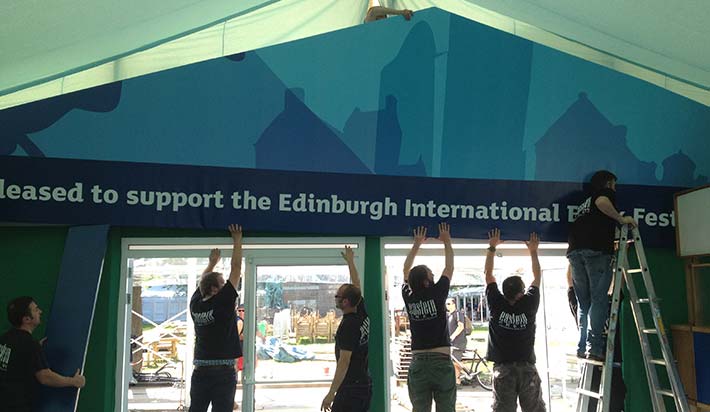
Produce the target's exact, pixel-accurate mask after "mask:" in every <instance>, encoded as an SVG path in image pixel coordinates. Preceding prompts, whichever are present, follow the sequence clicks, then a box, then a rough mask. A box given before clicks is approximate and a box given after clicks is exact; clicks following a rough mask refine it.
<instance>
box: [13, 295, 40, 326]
mask: <svg viewBox="0 0 710 412" xmlns="http://www.w3.org/2000/svg"><path fill="white" fill-rule="evenodd" d="M34 301H35V300H34V299H32V298H31V297H30V296H20V297H19V298H15V299H13V300H11V301H10V303H8V304H7V320H8V321H10V324H11V325H12V326H14V327H16V328H19V327H20V326H22V318H24V317H25V316H29V317H32V313H31V312H30V304H32V302H34Z"/></svg>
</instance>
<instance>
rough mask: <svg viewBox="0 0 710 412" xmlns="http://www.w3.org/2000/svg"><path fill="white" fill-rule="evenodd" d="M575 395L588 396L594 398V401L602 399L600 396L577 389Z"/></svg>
mask: <svg viewBox="0 0 710 412" xmlns="http://www.w3.org/2000/svg"><path fill="white" fill-rule="evenodd" d="M577 393H578V394H580V395H584V396H589V397H590V398H594V399H601V398H602V396H601V395H600V394H598V393H596V392H592V391H588V390H586V389H579V388H577Z"/></svg>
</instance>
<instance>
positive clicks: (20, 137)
mask: <svg viewBox="0 0 710 412" xmlns="http://www.w3.org/2000/svg"><path fill="white" fill-rule="evenodd" d="M120 100H121V82H115V83H109V84H106V85H103V86H98V87H94V88H91V89H86V90H81V91H77V92H74V93H67V94H63V95H60V96H56V97H52V98H50V99H45V100H40V101H37V102H34V103H31V104H25V105H21V106H16V107H11V108H8V109H3V110H0V125H2V127H1V128H0V155H10V154H13V153H14V152H15V151H16V150H17V149H18V148H19V149H22V150H23V151H24V152H25V154H27V156H30V157H44V153H43V152H42V150H40V148H39V147H37V145H36V144H35V143H34V142H33V141H32V140H31V139H30V138H29V136H28V135H29V134H31V133H35V132H38V131H40V130H44V129H46V128H48V127H50V126H52V125H53V124H54V123H55V122H57V121H58V120H59V119H61V118H62V117H63V116H64V115H65V114H67V113H69V112H70V111H71V110H74V109H81V110H86V111H91V112H97V113H106V112H110V111H112V110H114V109H115V108H116V107H117V106H118V103H119V101H120Z"/></svg>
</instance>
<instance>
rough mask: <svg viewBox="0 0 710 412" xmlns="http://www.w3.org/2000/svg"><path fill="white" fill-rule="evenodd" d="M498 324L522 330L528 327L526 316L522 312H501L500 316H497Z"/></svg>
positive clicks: (505, 327) (506, 327)
mask: <svg viewBox="0 0 710 412" xmlns="http://www.w3.org/2000/svg"><path fill="white" fill-rule="evenodd" d="M498 326H500V327H501V328H504V329H510V330H524V329H525V328H527V327H528V317H527V316H525V314H524V313H521V314H519V315H518V314H515V313H508V312H501V314H500V317H498Z"/></svg>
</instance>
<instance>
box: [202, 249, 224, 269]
mask: <svg viewBox="0 0 710 412" xmlns="http://www.w3.org/2000/svg"><path fill="white" fill-rule="evenodd" d="M221 257H222V252H220V250H219V249H217V248H215V249H212V250H211V251H210V258H209V259H210V261H209V263H208V264H207V267H206V268H205V270H203V271H202V274H203V275H206V274H208V273H211V272H214V267H215V266H217V263H219V259H220V258H221Z"/></svg>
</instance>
